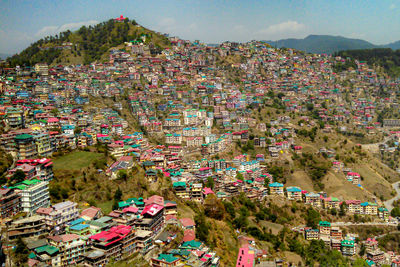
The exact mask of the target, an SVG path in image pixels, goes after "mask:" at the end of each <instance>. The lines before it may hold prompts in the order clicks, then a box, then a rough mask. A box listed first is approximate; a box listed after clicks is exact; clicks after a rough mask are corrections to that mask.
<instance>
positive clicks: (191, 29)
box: [0, 0, 400, 54]
mask: <svg viewBox="0 0 400 267" xmlns="http://www.w3.org/2000/svg"><path fill="white" fill-rule="evenodd" d="M399 14H400V0H376V1H370V0H343V1H342V0H292V1H290V0H237V1H236V0H159V1H153V0H130V1H128V0H119V1H114V0H111V1H110V0H109V1H105V0H96V1H87V0H79V1H76V0H68V1H61V0H10V1H9V0H0V53H6V54H13V53H18V52H20V51H22V50H23V49H24V48H26V47H27V46H29V44H31V43H33V42H34V41H36V40H38V39H40V38H42V37H45V36H48V35H54V34H57V33H59V32H61V31H65V30H68V29H69V30H77V29H79V28H80V27H81V26H82V25H90V24H96V23H98V22H102V21H106V20H108V19H111V18H115V17H118V16H120V15H124V16H125V17H128V18H130V19H135V20H136V21H137V22H138V23H139V24H140V25H142V26H144V27H147V28H149V29H151V30H155V31H159V32H163V33H168V34H169V35H170V36H179V37H180V38H183V39H189V40H200V41H202V42H205V43H220V42H223V41H228V40H229V41H239V42H246V41H250V40H278V39H285V38H304V37H306V36H308V35H309V34H328V35H340V36H344V37H349V38H358V39H364V40H367V41H369V42H372V43H374V44H387V43H390V42H394V41H398V40H400V15H399Z"/></svg>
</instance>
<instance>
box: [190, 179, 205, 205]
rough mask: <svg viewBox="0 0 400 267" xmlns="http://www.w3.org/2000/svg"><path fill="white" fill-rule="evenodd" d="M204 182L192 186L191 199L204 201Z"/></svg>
mask: <svg viewBox="0 0 400 267" xmlns="http://www.w3.org/2000/svg"><path fill="white" fill-rule="evenodd" d="M202 190H203V184H201V183H196V184H192V186H191V187H190V199H191V200H194V201H203V193H202Z"/></svg>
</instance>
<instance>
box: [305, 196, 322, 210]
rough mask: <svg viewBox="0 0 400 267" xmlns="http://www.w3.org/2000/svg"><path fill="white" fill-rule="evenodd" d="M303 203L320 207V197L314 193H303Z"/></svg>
mask: <svg viewBox="0 0 400 267" xmlns="http://www.w3.org/2000/svg"><path fill="white" fill-rule="evenodd" d="M304 198H305V203H306V204H309V205H311V206H313V207H314V208H321V197H320V195H319V194H316V193H312V192H311V193H306V194H304Z"/></svg>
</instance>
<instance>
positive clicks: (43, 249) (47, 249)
mask: <svg viewBox="0 0 400 267" xmlns="http://www.w3.org/2000/svg"><path fill="white" fill-rule="evenodd" d="M35 251H36V253H42V252H46V253H47V254H49V255H53V254H55V253H57V252H58V248H56V247H53V246H50V245H46V246H43V247H38V248H36V249H35Z"/></svg>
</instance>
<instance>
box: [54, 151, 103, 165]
mask: <svg viewBox="0 0 400 267" xmlns="http://www.w3.org/2000/svg"><path fill="white" fill-rule="evenodd" d="M101 157H103V155H102V154H99V153H94V152H87V151H74V152H72V153H69V154H67V155H64V156H61V157H59V158H57V159H55V160H54V161H53V162H54V170H80V169H82V168H86V167H88V166H89V165H90V164H91V163H93V162H94V161H95V160H97V159H99V158H101Z"/></svg>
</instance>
